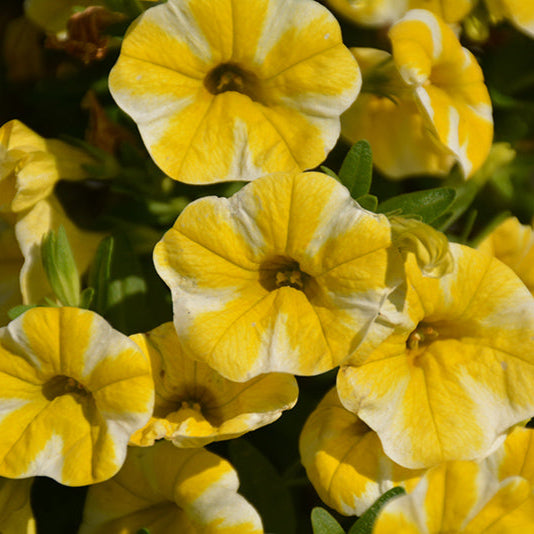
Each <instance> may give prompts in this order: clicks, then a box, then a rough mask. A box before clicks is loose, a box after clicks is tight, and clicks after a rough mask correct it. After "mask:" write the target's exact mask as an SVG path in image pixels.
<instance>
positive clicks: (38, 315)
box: [0, 308, 154, 486]
mask: <svg viewBox="0 0 534 534" xmlns="http://www.w3.org/2000/svg"><path fill="white" fill-rule="evenodd" d="M153 403H154V384H153V381H152V378H151V376H150V362H149V361H148V360H147V358H146V356H145V355H144V354H143V353H142V351H141V350H140V349H139V348H138V347H137V345H135V343H133V342H132V341H131V340H130V339H128V338H127V337H126V336H124V335H123V334H121V333H120V332H117V331H116V330H113V329H112V328H111V327H110V326H109V325H108V323H107V322H106V321H105V320H104V319H102V318H101V317H100V316H98V315H97V314H95V313H93V312H91V311H88V310H81V309H77V308H32V309H30V310H28V311H27V312H25V313H24V314H22V315H21V316H19V317H17V319H15V320H14V321H12V322H11V323H10V324H9V325H8V326H6V327H4V328H1V329H0V407H1V408H0V409H1V412H2V420H1V421H0V475H2V476H6V477H10V478H24V477H29V476H34V475H42V476H49V477H51V478H53V479H55V480H57V481H58V482H61V483H62V484H66V485H70V486H82V485H86V484H93V483H96V482H100V481H102V480H106V479H108V478H110V477H111V476H113V475H114V474H115V473H116V472H117V471H118V470H119V468H120V467H121V465H122V463H123V461H124V458H125V456H126V448H127V443H128V439H129V438H130V436H131V434H132V433H133V432H134V431H136V430H137V429H138V428H140V427H141V426H143V425H144V424H145V423H146V422H147V421H148V419H149V417H150V414H151V413H152V408H153Z"/></svg>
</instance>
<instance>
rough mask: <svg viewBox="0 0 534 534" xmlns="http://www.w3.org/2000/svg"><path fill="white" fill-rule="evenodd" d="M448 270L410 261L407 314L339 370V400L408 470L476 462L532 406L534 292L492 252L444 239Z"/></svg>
mask: <svg viewBox="0 0 534 534" xmlns="http://www.w3.org/2000/svg"><path fill="white" fill-rule="evenodd" d="M450 251H451V253H452V256H453V259H454V269H453V271H452V272H451V273H449V274H447V275H445V276H443V277H442V278H438V279H436V278H429V277H424V276H422V274H421V272H420V271H419V268H418V267H417V265H416V262H415V260H414V258H413V257H409V258H408V261H407V266H406V268H407V277H408V290H407V294H406V313H407V315H408V316H409V317H410V319H411V326H410V327H409V328H407V329H402V330H401V329H400V328H399V329H398V331H397V332H396V333H394V334H393V335H392V336H390V337H389V338H388V339H387V340H386V341H385V342H384V343H382V344H381V345H380V346H379V347H378V348H377V350H376V351H375V352H374V353H373V354H372V355H370V356H369V357H368V358H366V359H365V358H364V359H362V360H360V361H357V360H354V361H351V362H348V363H350V364H352V365H351V366H346V367H343V368H341V370H340V373H339V375H338V393H339V396H340V399H341V401H342V403H343V405H344V406H345V407H346V408H347V409H349V410H351V411H353V412H355V413H357V414H358V416H359V417H360V418H361V419H362V420H363V421H365V422H366V423H367V424H368V425H369V426H370V427H371V428H372V429H373V430H375V431H376V432H377V433H378V436H379V438H380V441H381V442H382V445H383V447H384V451H385V453H386V454H387V455H388V456H389V457H390V458H392V459H393V460H394V461H395V462H397V463H399V464H400V465H403V466H405V467H409V468H421V467H430V466H433V465H435V464H437V463H439V462H443V461H448V460H454V459H457V460H479V459H482V458H484V457H485V456H487V455H488V454H490V453H491V452H492V450H493V449H494V448H495V447H496V446H498V445H499V443H500V442H502V440H503V439H504V437H505V435H506V433H507V432H508V430H509V429H510V428H511V427H512V426H513V425H515V424H517V423H519V422H520V421H523V420H525V419H527V418H529V417H531V416H532V415H533V413H534V397H533V396H532V391H533V388H534V299H533V297H532V295H530V293H529V292H528V291H527V289H526V288H525V286H524V285H523V283H522V282H521V280H520V279H519V278H518V277H517V276H515V274H514V273H513V272H512V271H511V270H510V269H509V268H508V267H506V265H504V264H502V263H501V262H499V261H498V260H496V259H495V258H492V257H491V256H488V255H486V254H482V253H480V252H478V251H476V250H473V249H470V248H468V247H465V246H462V245H457V244H451V245H450Z"/></svg>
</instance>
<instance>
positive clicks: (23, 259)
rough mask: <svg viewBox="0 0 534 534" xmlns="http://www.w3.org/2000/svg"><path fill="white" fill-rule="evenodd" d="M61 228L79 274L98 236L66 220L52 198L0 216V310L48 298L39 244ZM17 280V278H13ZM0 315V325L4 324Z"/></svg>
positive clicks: (98, 240)
mask: <svg viewBox="0 0 534 534" xmlns="http://www.w3.org/2000/svg"><path fill="white" fill-rule="evenodd" d="M61 225H62V226H63V227H64V228H65V232H66V235H67V238H68V240H69V244H70V246H71V248H72V251H73V255H74V260H75V261H76V266H77V268H78V272H79V273H83V272H85V271H86V270H87V268H88V266H89V263H90V262H91V259H92V258H93V255H94V252H95V250H96V248H97V246H98V243H99V242H100V240H101V239H102V235H101V234H97V233H94V232H86V231H84V230H81V229H79V228H78V227H77V226H75V225H74V224H73V223H72V222H71V221H70V220H69V219H68V217H67V215H66V214H65V212H64V211H63V208H62V207H61V205H60V204H59V202H58V201H57V200H56V198H55V196H54V195H51V196H50V197H48V198H45V199H43V200H40V201H39V202H37V203H36V204H35V205H34V206H33V207H32V208H31V209H29V210H26V211H21V212H19V213H16V214H5V215H4V216H3V217H2V214H0V244H2V245H5V246H6V248H3V249H2V257H1V258H0V310H2V311H3V312H4V313H5V312H7V311H8V310H9V308H10V307H12V306H15V305H16V304H21V301H20V300H19V297H21V298H22V303H24V304H37V303H39V302H41V300H42V299H43V297H46V296H50V294H51V288H50V285H49V283H48V280H47V277H46V273H45V271H44V268H43V265H42V257H41V247H40V245H41V242H42V239H43V237H44V236H45V235H46V234H47V233H48V232H49V231H50V230H57V229H58V228H59V227H60V226H61ZM17 278H18V279H17ZM5 318H6V317H5V316H2V315H0V325H1V324H5Z"/></svg>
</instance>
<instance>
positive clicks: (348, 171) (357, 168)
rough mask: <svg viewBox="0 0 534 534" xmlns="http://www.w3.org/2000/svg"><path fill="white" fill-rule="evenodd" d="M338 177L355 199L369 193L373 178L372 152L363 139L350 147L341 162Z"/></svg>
mask: <svg viewBox="0 0 534 534" xmlns="http://www.w3.org/2000/svg"><path fill="white" fill-rule="evenodd" d="M339 179H340V180H341V183H342V184H343V185H344V186H345V187H346V188H347V189H348V190H349V191H350V194H351V195H352V198H356V199H357V198H358V197H362V196H363V195H367V193H369V189H370V188H371V180H372V179H373V154H372V152H371V145H369V143H368V142H367V141H366V140H365V139H362V140H360V141H358V142H357V143H356V144H354V145H353V146H352V147H351V148H350V150H349V153H348V154H347V156H346V157H345V159H344V160H343V163H342V164H341V169H340V171H339Z"/></svg>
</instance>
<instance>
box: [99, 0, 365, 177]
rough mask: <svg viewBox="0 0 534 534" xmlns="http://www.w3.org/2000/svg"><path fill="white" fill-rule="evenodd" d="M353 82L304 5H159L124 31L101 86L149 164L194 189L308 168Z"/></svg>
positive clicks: (333, 137)
mask: <svg viewBox="0 0 534 534" xmlns="http://www.w3.org/2000/svg"><path fill="white" fill-rule="evenodd" d="M360 84H361V79H360V73H359V69H358V65H357V64H356V61H355V60H354V58H353V57H352V55H351V54H350V52H349V50H348V49H347V48H346V47H345V46H344V45H343V43H342V40H341V32H340V28H339V24H338V22H337V21H336V19H335V18H334V16H333V15H332V14H331V13H330V12H329V11H328V10H327V9H326V8H324V7H323V6H322V5H320V4H319V3H317V2H315V1H314V0H256V1H254V2H250V1H249V0H220V1H217V2H210V1H192V0H169V1H168V2H166V3H165V4H162V5H159V6H155V7H153V8H150V9H148V10H147V11H146V12H145V13H144V14H143V15H141V17H140V18H139V19H137V20H136V21H135V23H134V24H133V25H132V26H131V27H130V30H129V31H128V33H127V35H126V37H125V39H124V41H123V45H122V51H121V55H120V57H119V59H118V61H117V64H116V65H115V67H114V68H113V69H112V71H111V73H110V78H109V86H110V90H111V93H112V95H113V97H114V98H115V100H116V102H117V103H118V104H119V106H120V107H121V108H122V109H123V110H124V111H126V112H127V113H128V114H129V115H130V116H131V117H132V118H133V119H134V120H135V122H136V123H137V125H138V127H139V130H140V133H141V136H142V138H143V140H144V142H145V145H146V147H147V149H148V151H149V152H150V155H151V156H152V158H153V159H154V161H155V162H156V163H157V164H158V165H159V166H160V167H161V169H162V170H163V171H164V172H165V173H166V174H168V175H169V176H170V177H172V178H174V179H176V180H180V181H182V182H187V183H195V184H203V183H211V182H218V181H227V180H247V181H248V180H253V179H255V178H258V177H259V176H262V175H263V174H266V173H269V172H278V171H298V170H305V169H310V168H313V167H315V166H316V165H318V164H319V163H321V162H322V161H323V160H324V159H325V157H326V154H327V153H328V151H329V150H330V149H331V148H332V147H333V146H334V144H335V142H336V141H337V138H338V136H339V130H340V125H339V116H340V115H341V113H342V112H343V111H344V110H345V109H346V108H347V107H348V106H349V105H350V104H351V103H352V102H353V101H354V99H355V98H356V96H357V94H358V91H359V89H360Z"/></svg>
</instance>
